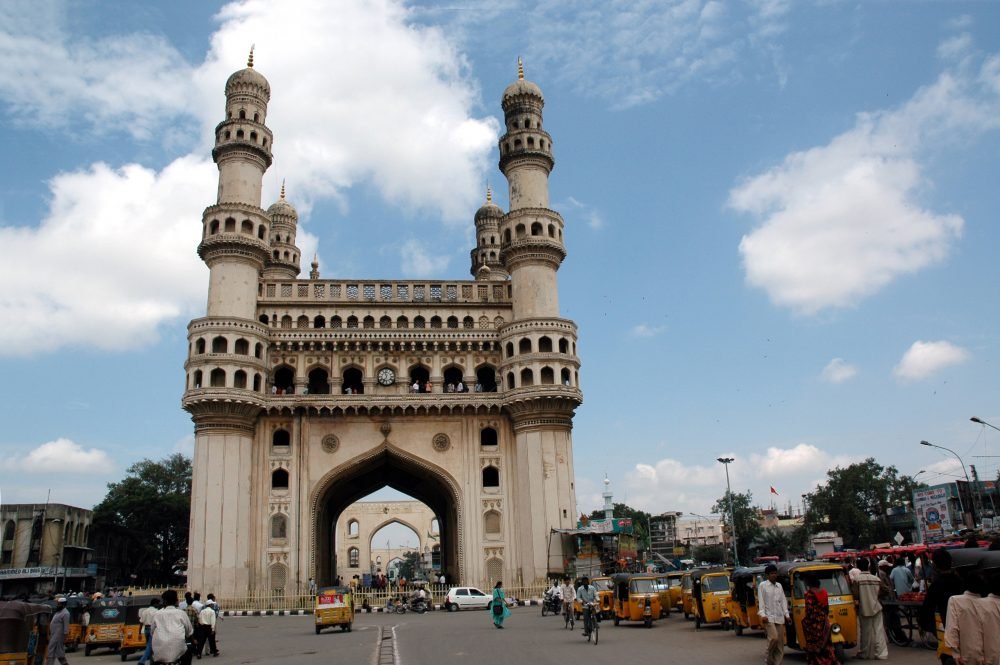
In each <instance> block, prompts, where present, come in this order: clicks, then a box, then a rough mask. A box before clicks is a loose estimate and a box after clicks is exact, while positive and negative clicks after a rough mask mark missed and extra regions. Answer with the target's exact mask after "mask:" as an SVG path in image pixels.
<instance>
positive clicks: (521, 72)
mask: <svg viewBox="0 0 1000 665" xmlns="http://www.w3.org/2000/svg"><path fill="white" fill-rule="evenodd" d="M517 80H518V81H523V80H524V61H523V60H521V56H517Z"/></svg>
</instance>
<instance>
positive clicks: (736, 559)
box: [718, 457, 740, 568]
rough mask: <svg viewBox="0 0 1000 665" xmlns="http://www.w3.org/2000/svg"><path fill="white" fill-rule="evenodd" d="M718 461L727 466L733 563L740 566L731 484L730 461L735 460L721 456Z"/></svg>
mask: <svg viewBox="0 0 1000 665" xmlns="http://www.w3.org/2000/svg"><path fill="white" fill-rule="evenodd" d="M718 461H719V462H721V463H722V465H723V466H725V467H726V491H727V492H728V493H729V523H730V524H731V525H732V528H733V564H734V565H735V566H736V567H737V568H739V566H740V555H739V550H737V549H736V508H735V506H734V505H733V488H732V486H730V484H729V463H730V462H732V461H734V458H732V457H719V458H718Z"/></svg>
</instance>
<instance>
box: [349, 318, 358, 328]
mask: <svg viewBox="0 0 1000 665" xmlns="http://www.w3.org/2000/svg"><path fill="white" fill-rule="evenodd" d="M347 327H348V328H357V327H358V317H356V316H349V317H347Z"/></svg>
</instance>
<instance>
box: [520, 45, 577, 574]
mask: <svg viewBox="0 0 1000 665" xmlns="http://www.w3.org/2000/svg"><path fill="white" fill-rule="evenodd" d="M501 104H502V107H503V112H504V122H505V125H506V127H507V132H506V133H505V134H504V135H503V136H502V137H501V138H500V170H501V171H503V174H504V176H505V177H506V178H507V182H508V185H509V188H510V212H508V213H507V214H506V215H504V216H503V219H502V220H501V221H500V260H501V262H502V264H503V267H504V269H506V271H507V272H508V273H509V274H510V288H511V299H512V305H513V313H512V318H513V321H511V322H510V323H509V324H507V325H505V326H504V327H503V328H502V329H501V331H500V338H501V344H502V348H503V350H504V353H503V360H502V362H501V368H500V372H501V376H502V378H503V386H504V393H505V399H504V410H505V411H506V412H507V413H508V414H510V417H511V420H512V424H513V428H514V436H515V451H514V454H515V456H516V460H517V461H516V466H517V488H516V491H515V492H514V494H513V496H515V497H517V499H516V500H517V502H518V504H519V505H518V509H517V510H516V511H515V514H517V515H518V516H519V520H518V524H517V526H516V529H517V531H518V538H517V542H518V543H519V546H520V548H521V552H520V559H521V560H522V562H524V563H523V569H524V570H532V571H533V572H534V573H535V575H536V576H538V577H544V574H545V570H546V566H547V563H548V562H547V561H545V559H544V557H545V555H544V553H545V552H546V550H547V549H548V542H549V535H550V530H551V529H552V528H570V527H573V526H574V525H575V519H576V489H575V487H574V476H573V442H572V435H571V432H572V427H573V420H572V419H573V412H574V410H575V409H576V407H577V406H579V404H580V403H581V401H582V395H581V393H580V388H579V367H580V362H579V359H578V358H577V356H576V325H575V324H574V323H573V322H572V321H569V320H566V319H562V318H559V287H558V283H557V281H556V271H557V270H558V269H559V265H560V264H561V263H562V261H563V259H564V258H566V250H565V248H564V246H563V220H562V217H561V216H560V215H559V213H557V212H555V211H554V210H551V209H550V208H549V174H550V173H551V172H552V167H553V166H554V165H555V162H554V160H553V158H552V138H551V137H550V136H549V134H548V133H547V132H546V131H545V130H544V129H543V128H542V107H543V106H544V104H545V100H544V98H543V97H542V91H541V89H539V87H538V86H537V85H535V84H534V83H531V82H530V81H527V80H525V78H524V67H523V65H522V63H521V61H520V59H519V60H518V73H517V80H516V81H515V82H514V83H512V84H511V85H509V86H507V89H506V90H504V93H503V98H502V101H501ZM555 339H558V340H560V341H559V343H558V344H555V343H554V342H553V340H555ZM527 516H530V519H526V517H527ZM553 554H554V553H553V552H549V556H553Z"/></svg>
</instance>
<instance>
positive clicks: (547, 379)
mask: <svg viewBox="0 0 1000 665" xmlns="http://www.w3.org/2000/svg"><path fill="white" fill-rule="evenodd" d="M541 381H542V385H543V386H551V385H552V384H554V383H555V382H556V375H555V372H553V371H552V368H551V367H543V368H542V371H541Z"/></svg>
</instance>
